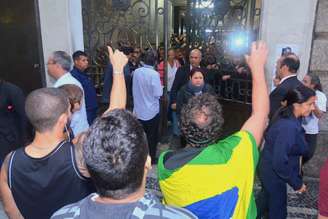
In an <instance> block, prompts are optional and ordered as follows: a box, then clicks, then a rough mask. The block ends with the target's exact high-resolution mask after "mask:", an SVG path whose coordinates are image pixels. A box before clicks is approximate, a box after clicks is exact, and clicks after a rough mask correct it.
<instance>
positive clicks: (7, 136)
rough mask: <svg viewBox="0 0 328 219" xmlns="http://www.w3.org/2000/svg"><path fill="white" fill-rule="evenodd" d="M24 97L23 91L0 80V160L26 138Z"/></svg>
mask: <svg viewBox="0 0 328 219" xmlns="http://www.w3.org/2000/svg"><path fill="white" fill-rule="evenodd" d="M24 105H25V97H24V94H23V91H22V90H21V89H20V88H19V87H17V86H15V85H14V84H11V83H9V82H5V81H1V80H0V160H4V158H5V156H6V155H7V154H8V153H9V152H10V151H12V150H15V149H16V148H18V147H19V146H22V145H23V144H24V143H25V140H26V132H25V131H26V130H25V129H26V121H27V120H26V116H25V110H24Z"/></svg>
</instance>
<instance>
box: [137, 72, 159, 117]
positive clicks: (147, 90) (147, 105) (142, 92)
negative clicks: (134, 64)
mask: <svg viewBox="0 0 328 219" xmlns="http://www.w3.org/2000/svg"><path fill="white" fill-rule="evenodd" d="M132 90H133V100H134V109H133V112H134V113H135V114H136V116H137V118H138V119H141V120H144V121H148V120H151V119H152V118H154V117H155V116H156V115H157V114H158V113H159V99H160V97H161V96H162V95H163V88H162V86H161V80H160V77H159V74H158V73H157V72H156V71H155V70H154V68H153V67H152V66H149V65H144V67H141V68H138V69H136V70H135V71H134V73H133V88H132Z"/></svg>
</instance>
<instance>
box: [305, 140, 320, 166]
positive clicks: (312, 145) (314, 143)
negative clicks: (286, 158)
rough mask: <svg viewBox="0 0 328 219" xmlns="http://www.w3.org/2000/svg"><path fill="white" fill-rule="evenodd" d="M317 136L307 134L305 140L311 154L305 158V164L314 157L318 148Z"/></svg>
mask: <svg viewBox="0 0 328 219" xmlns="http://www.w3.org/2000/svg"><path fill="white" fill-rule="evenodd" d="M317 136H318V135H317V134H314V135H311V134H305V140H306V142H307V143H308V145H309V152H308V153H307V155H305V156H303V164H305V163H307V162H308V161H309V160H311V158H312V157H313V155H314V152H315V149H316V147H317Z"/></svg>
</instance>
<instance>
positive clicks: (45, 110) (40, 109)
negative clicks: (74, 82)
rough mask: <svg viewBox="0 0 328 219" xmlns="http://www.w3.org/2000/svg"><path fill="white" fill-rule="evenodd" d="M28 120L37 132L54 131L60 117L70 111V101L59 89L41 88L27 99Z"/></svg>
mask: <svg viewBox="0 0 328 219" xmlns="http://www.w3.org/2000/svg"><path fill="white" fill-rule="evenodd" d="M25 111H26V115H27V118H28V119H29V121H30V122H31V124H32V125H33V127H34V128H35V130H36V131H38V132H45V131H49V130H52V128H53V127H54V126H55V124H56V123H57V121H58V119H59V117H60V116H61V115H62V114H63V113H67V111H68V100H67V97H66V96H65V93H64V91H62V90H60V89H58V88H41V89H37V90H34V91H32V92H31V93H30V94H29V95H28V96H27V98H26V103H25Z"/></svg>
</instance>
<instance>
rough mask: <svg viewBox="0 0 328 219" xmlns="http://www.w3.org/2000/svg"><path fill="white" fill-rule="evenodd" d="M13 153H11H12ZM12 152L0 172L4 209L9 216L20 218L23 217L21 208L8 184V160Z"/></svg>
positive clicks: (0, 188)
mask: <svg viewBox="0 0 328 219" xmlns="http://www.w3.org/2000/svg"><path fill="white" fill-rule="evenodd" d="M10 154H11V153H10ZM10 154H8V155H7V156H6V158H5V160H4V162H3V164H2V167H1V173H0V192H1V199H2V203H3V207H4V210H5V212H6V214H7V216H8V218H10V219H11V218H14V219H20V218H23V216H22V214H21V213H20V211H19V209H18V208H17V205H16V202H15V200H14V197H13V194H12V192H11V190H10V188H9V185H8V173H7V170H8V162H9V157H10Z"/></svg>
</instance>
